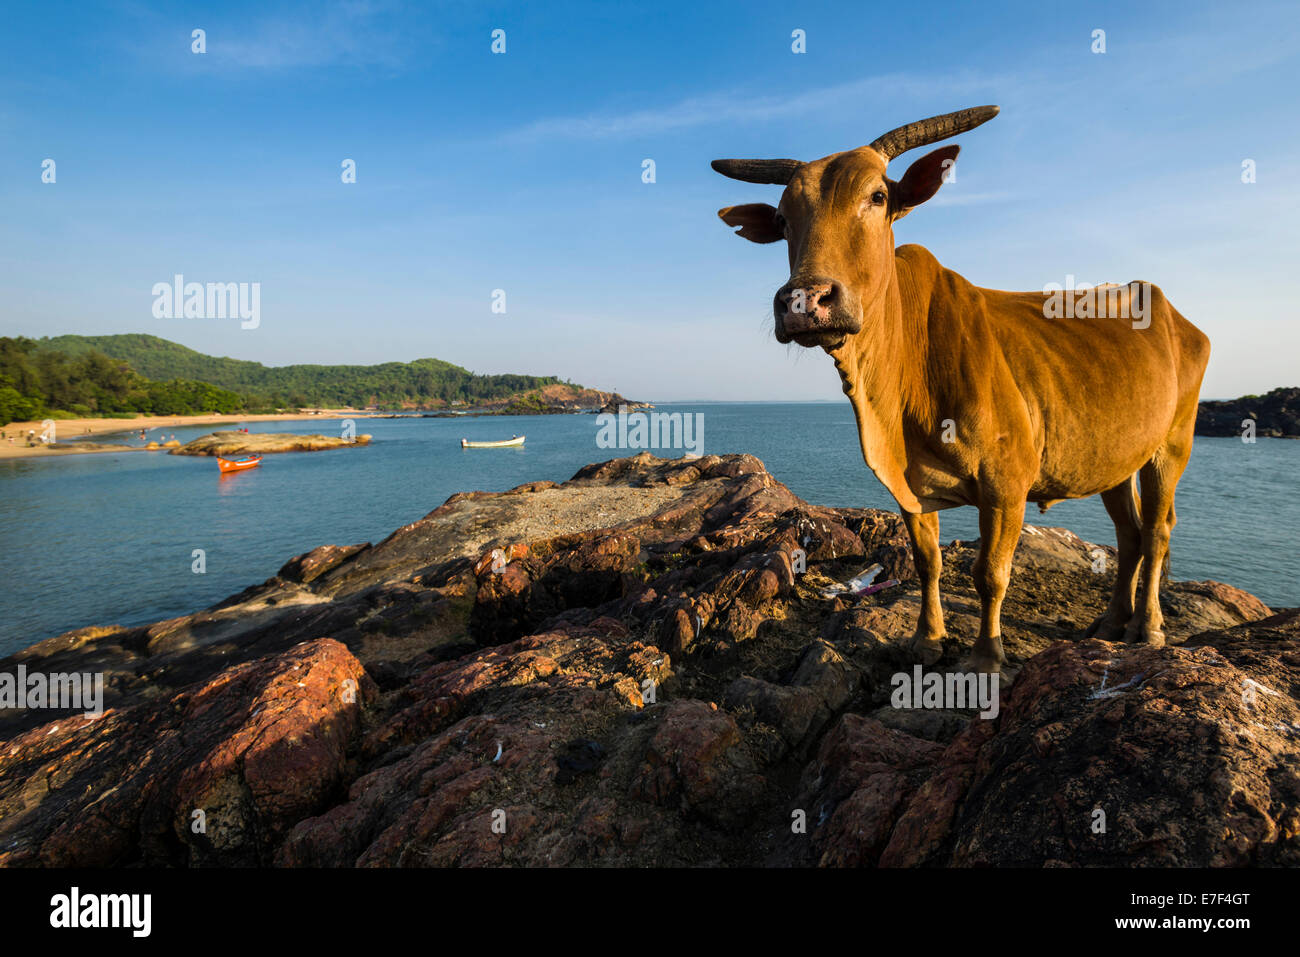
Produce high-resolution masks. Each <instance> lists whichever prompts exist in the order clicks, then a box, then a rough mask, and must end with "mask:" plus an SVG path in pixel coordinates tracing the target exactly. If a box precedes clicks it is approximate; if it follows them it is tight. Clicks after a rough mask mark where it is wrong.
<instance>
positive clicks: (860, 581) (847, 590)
mask: <svg viewBox="0 0 1300 957" xmlns="http://www.w3.org/2000/svg"><path fill="white" fill-rule="evenodd" d="M883 570H884V569H883V568H882V567H881V566H880V565H879V564H875V565H871V566H870V567H868V568H864V569H863V570H862V571H861V572H859V573H858V574H857V575H854V576H853V577H852V578H850V579H849V580H848V581H847V582H845V583H844V584H842V585H841V584H840V583H838V582H836V583H835V584H834V585H832V586H831V587H830V588H827V589H825V590H824V591H823V592H822V597H823V598H834V597H835V596H837V595H855V596H861V595H874V594H875V593H876V592H878V591H884V590H885V589H886V588H892V587H893V586H894V585H897V584H898V583H899V581H898V579H897V578H891V579H889V580H888V581H883V582H878V583H876V584H874V585H873V584H872V582H874V581H875V579H876V576H877V575H879V574H880V573H881V572H882V571H883Z"/></svg>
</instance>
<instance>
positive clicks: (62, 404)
mask: <svg viewBox="0 0 1300 957" xmlns="http://www.w3.org/2000/svg"><path fill="white" fill-rule="evenodd" d="M247 406H248V403H247V400H246V399H245V397H244V396H241V395H239V394H238V393H236V392H232V391H230V390H228V389H221V388H218V387H216V386H213V385H209V384H208V383H206V382H194V381H191V380H187V379H181V378H176V377H171V378H168V379H167V380H166V381H153V380H150V379H147V378H146V377H144V376H142V375H140V374H139V373H137V372H135V371H134V370H133V369H132V368H131V366H130V365H129V364H128V363H126V362H124V361H122V360H121V359H111V358H109V357H108V356H106V355H104V354H103V353H101V352H96V351H94V350H84V351H81V352H79V353H78V354H76V355H69V354H67V353H64V352H59V351H56V350H53V349H50V348H44V347H42V344H41V343H38V342H37V341H36V340H34V339H25V338H21V337H20V338H17V339H9V338H2V337H0V423H5V424H7V423H9V422H16V421H26V420H32V419H43V418H47V417H49V416H51V415H55V414H56V413H65V414H71V415H80V416H90V415H115V414H119V413H121V414H125V413H141V412H143V413H151V414H155V415H193V414H196V413H200V412H236V411H242V410H244V409H246V408H247Z"/></svg>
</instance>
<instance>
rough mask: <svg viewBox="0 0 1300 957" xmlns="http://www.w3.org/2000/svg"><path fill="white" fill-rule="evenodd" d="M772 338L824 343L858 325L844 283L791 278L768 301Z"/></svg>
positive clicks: (816, 343)
mask: <svg viewBox="0 0 1300 957" xmlns="http://www.w3.org/2000/svg"><path fill="white" fill-rule="evenodd" d="M772 311H773V313H774V314H775V316H776V341H777V342H783V343H784V342H797V343H798V344H799V345H801V346H825V345H827V344H828V343H831V342H835V341H838V340H842V339H843V338H844V337H845V336H848V335H852V334H854V333H856V332H857V331H858V330H859V328H860V327H861V323H860V321H859V320H858V319H857V318H855V317H854V314H853V313H854V309H853V304H852V303H851V302H849V297H848V296H847V295H846V293H845V291H844V287H843V286H841V285H840V284H839V283H838V282H835V281H834V280H831V279H813V280H791V281H790V282H788V283H786V284H785V285H784V286H782V287H781V288H780V289H778V290H777V292H776V296H775V298H774V299H773V301H772Z"/></svg>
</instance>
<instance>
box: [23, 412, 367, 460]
mask: <svg viewBox="0 0 1300 957" xmlns="http://www.w3.org/2000/svg"><path fill="white" fill-rule="evenodd" d="M374 414H375V413H373V412H361V411H358V410H357V409H320V410H315V411H313V412H310V413H307V412H283V413H273V414H269V415H140V416H135V417H134V418H129V419H56V420H55V421H54V429H55V439H56V443H57V444H56V445H54V446H53V447H51V446H47V445H34V446H30V447H29V446H28V445H27V433H28V432H29V431H33V432H35V433H36V435H37V436H40V434H41V433H42V432H43V431H44V426H43V425H42V424H41V423H40V422H10V423H9V424H8V425H5V426H0V431H2V432H4V438H2V439H0V459H16V458H31V457H35V456H50V455H55V456H59V455H86V454H92V453H95V452H127V451H135V452H143V451H145V448H144V446H143V445H142V444H139V439H138V438H137V439H136V440H135V442H136V443H137V444H133V445H127V444H120V443H119V444H111V443H100V442H88V441H83V440H84V439H85V438H86V437H87V436H92V435H103V434H106V433H112V432H134V433H139V431H140V430H141V429H144V430H145V431H146V433H152V432H154V431H155V430H158V429H162V430H167V429H179V428H182V427H185V426H194V425H211V426H214V427H220V426H232V427H233V426H236V425H239V424H241V423H247V422H295V421H305V422H312V421H318V420H320V419H343V418H355V419H363V418H369V417H371V416H373V415H374ZM10 439H12V440H13V441H12V442H11V441H10ZM74 439H75V440H76V441H72V440H74ZM148 441H156V442H161V439H160V438H159V437H158V436H156V435H153V434H150V435H149V438H148Z"/></svg>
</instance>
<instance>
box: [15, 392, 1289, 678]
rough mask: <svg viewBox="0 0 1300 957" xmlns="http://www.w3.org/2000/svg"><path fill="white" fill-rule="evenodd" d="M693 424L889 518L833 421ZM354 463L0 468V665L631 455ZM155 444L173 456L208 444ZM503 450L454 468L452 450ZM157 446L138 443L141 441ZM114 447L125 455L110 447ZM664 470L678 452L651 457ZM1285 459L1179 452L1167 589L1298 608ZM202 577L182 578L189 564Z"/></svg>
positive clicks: (1084, 518) (559, 434) (478, 431)
mask: <svg viewBox="0 0 1300 957" xmlns="http://www.w3.org/2000/svg"><path fill="white" fill-rule="evenodd" d="M658 411H665V412H699V413H702V414H703V415H704V452H705V453H727V452H749V453H752V454H754V455H757V456H758V457H759V458H761V459H762V460H763V461H764V462H765V463H766V464H767V466H768V468H769V469H770V470H771V471H772V472H773V474H775V475H776V476H777V477H778V478H779V479H781V480H782V481H783V482H785V483H786V484H787V485H788V486H790V488H791V489H793V490H794V491H795V493H797V494H798V495H800V496H802V497H803V498H805V499H807V500H808V501H811V502H814V503H817V504H822V505H855V506H873V507H877V508H892V507H893V502H892V500H891V499H890V498H889V496H888V494H887V493H886V492H885V491H884V489H883V488H882V487H881V486H880V484H879V483H878V482H876V480H875V478H874V477H873V476H872V475H871V473H870V472H869V471H868V470H867V468H866V466H865V465H864V464H863V463H862V458H861V455H860V453H859V452H858V446H857V434H856V430H855V428H854V425H853V416H852V412H851V411H850V409H849V406H848V404H847V402H845V403H826V404H820V403H797V404H796V403H791V404H712V403H703V404H699V405H661V406H659V409H658ZM249 428H250V429H251V430H252V431H255V432H286V431H292V432H302V433H307V432H326V433H330V434H337V430H338V428H339V424H338V422H337V421H336V420H324V421H322V420H307V421H303V422H292V423H285V422H263V423H251V424H250V425H249ZM357 428H358V431H360V432H369V433H371V434H372V435H373V436H374V444H373V445H372V446H370V447H369V448H364V449H341V450H336V451H328V452H312V453H299V454H284V455H272V456H268V457H267V458H266V459H265V460H264V462H263V465H262V467H261V468H258V469H253V470H250V471H248V472H244V473H239V474H237V475H232V476H228V477H226V478H221V477H219V475H218V473H217V466H216V463H215V462H213V461H212V459H210V458H190V457H182V456H173V455H165V454H162V453H144V452H134V453H118V454H106V455H80V456H72V457H69V458H66V459H48V458H47V459H28V460H8V461H0V654H8V653H10V652H12V651H14V650H16V649H18V648H21V647H23V646H26V645H29V644H31V643H33V642H35V641H39V640H40V639H42V638H47V637H49V636H51V635H56V634H59V633H60V632H63V631H66V630H68V629H71V628H79V627H83V626H86V625H104V624H123V625H131V624H139V623H141V622H150V621H155V620H157V619H161V618H168V617H173V616H176V615H183V614H187V613H189V612H192V611H196V610H198V609H201V608H203V607H206V606H207V605H210V604H212V603H214V602H216V601H219V600H220V599H222V598H225V597H227V596H228V595H231V594H233V593H235V592H237V591H240V590H241V589H243V588H245V587H246V586H248V585H251V584H254V583H258V582H261V581H263V580H265V579H266V578H269V577H270V576H271V575H273V574H275V572H276V570H277V569H278V568H279V567H280V565H281V564H283V563H284V561H285V560H286V559H288V558H289V557H290V556H292V555H295V554H298V553H300V552H304V551H307V550H308V549H311V548H314V547H315V546H317V545H323V544H327V543H334V544H351V543H354V542H364V541H372V542H377V541H379V540H380V539H382V538H384V537H385V536H387V535H388V534H389V533H390V532H392V531H393V530H394V529H396V528H398V527H399V526H401V525H404V524H406V523H408V522H412V521H414V520H416V519H418V518H421V517H422V516H424V515H426V514H428V513H429V512H430V511H432V510H433V509H434V508H436V507H437V506H438V505H440V504H442V502H443V501H445V500H446V498H447V497H448V496H449V495H451V494H453V493H454V492H459V491H468V490H474V489H479V490H484V491H499V490H502V489H507V488H511V487H513V486H515V485H519V484H521V483H523V482H529V481H534V480H539V479H551V480H554V481H563V480H565V479H568V478H570V477H572V475H573V473H574V472H576V471H577V470H578V469H579V468H581V467H582V466H584V465H586V464H588V463H589V462H598V461H603V460H605V459H609V458H614V457H616V456H618V455H627V454H632V453H631V452H630V451H618V450H613V449H603V448H598V447H597V445H596V434H597V425H596V418H595V417H594V416H590V415H564V416H532V417H520V418H513V417H512V418H479V419H418V418H416V419H358V420H357ZM166 431H167V434H169V435H170V434H171V433H172V432H173V431H174V432H175V434H176V437H177V438H178V439H179V440H181V441H183V442H184V441H188V440H189V439H192V438H195V437H196V436H198V435H202V434H205V433H206V432H208V431H210V427H209V428H189V429H175V430H171V429H169V430H166ZM517 433H521V434H526V435H527V436H528V444H527V445H526V446H525V447H524V448H521V449H491V450H462V449H461V448H460V447H459V445H460V439H461V437H462V436H464V437H467V438H471V439H497V438H507V437H509V436H511V435H514V434H517ZM156 435H157V433H156V432H152V433H150V438H155V437H156ZM129 438H130V437H129V436H128V437H124V440H125V439H129ZM660 454H664V455H668V456H678V455H680V454H682V453H681V451H680V450H678V451H668V452H662V453H660ZM1297 475H1300V442H1296V441H1286V440H1279V439H1260V440H1259V441H1258V442H1257V443H1255V444H1254V445H1246V444H1244V443H1242V442H1241V441H1240V440H1239V439H1207V438H1201V439H1197V442H1196V447H1195V451H1194V452H1193V455H1192V460H1191V463H1190V465H1189V467H1188V471H1187V474H1186V475H1185V476H1184V477H1183V481H1182V484H1181V485H1180V486H1179V496H1178V517H1179V524H1178V528H1177V529H1176V530H1175V532H1174V540H1173V574H1174V576H1175V577H1176V578H1217V579H1219V580H1221V581H1226V582H1230V583H1231V584H1234V585H1237V586H1240V587H1242V588H1245V589H1247V590H1249V591H1252V592H1254V593H1255V594H1257V595H1259V596H1260V597H1261V598H1262V599H1264V600H1265V601H1266V602H1268V603H1269V604H1270V605H1273V606H1275V607H1284V606H1293V605H1300V585H1298V584H1297V581H1296V563H1295V557H1294V556H1295V550H1294V549H1295V546H1294V539H1295V532H1296V529H1297V528H1300V496H1297V495H1296V477H1297ZM1029 519H1030V521H1031V522H1032V523H1034V524H1039V525H1064V526H1066V527H1067V528H1070V529H1073V530H1074V531H1075V532H1077V533H1078V534H1079V535H1081V536H1083V537H1084V538H1086V539H1089V540H1091V541H1099V542H1103V543H1106V544H1113V542H1114V538H1113V530H1112V527H1111V524H1110V520H1109V519H1108V518H1107V517H1106V513H1105V510H1104V509H1103V508H1102V506H1101V501H1100V499H1089V500H1085V501H1080V502H1064V503H1062V504H1060V505H1058V506H1056V507H1054V508H1053V509H1052V510H1051V511H1050V512H1049V513H1048V514H1047V515H1042V516H1040V515H1038V513H1037V510H1036V509H1034V510H1031V513H1030V516H1029ZM940 522H941V530H942V533H943V537H944V540H945V541H947V540H950V539H952V538H975V537H977V536H978V531H977V527H976V516H975V510H974V509H971V508H962V509H954V510H951V511H947V512H944V513H942V517H941V519H940ZM198 548H201V549H203V550H204V552H205V553H206V573H205V574H202V575H197V574H194V573H193V571H192V570H191V565H192V563H193V561H194V559H193V558H192V557H191V556H192V552H193V550H194V549H198Z"/></svg>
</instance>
